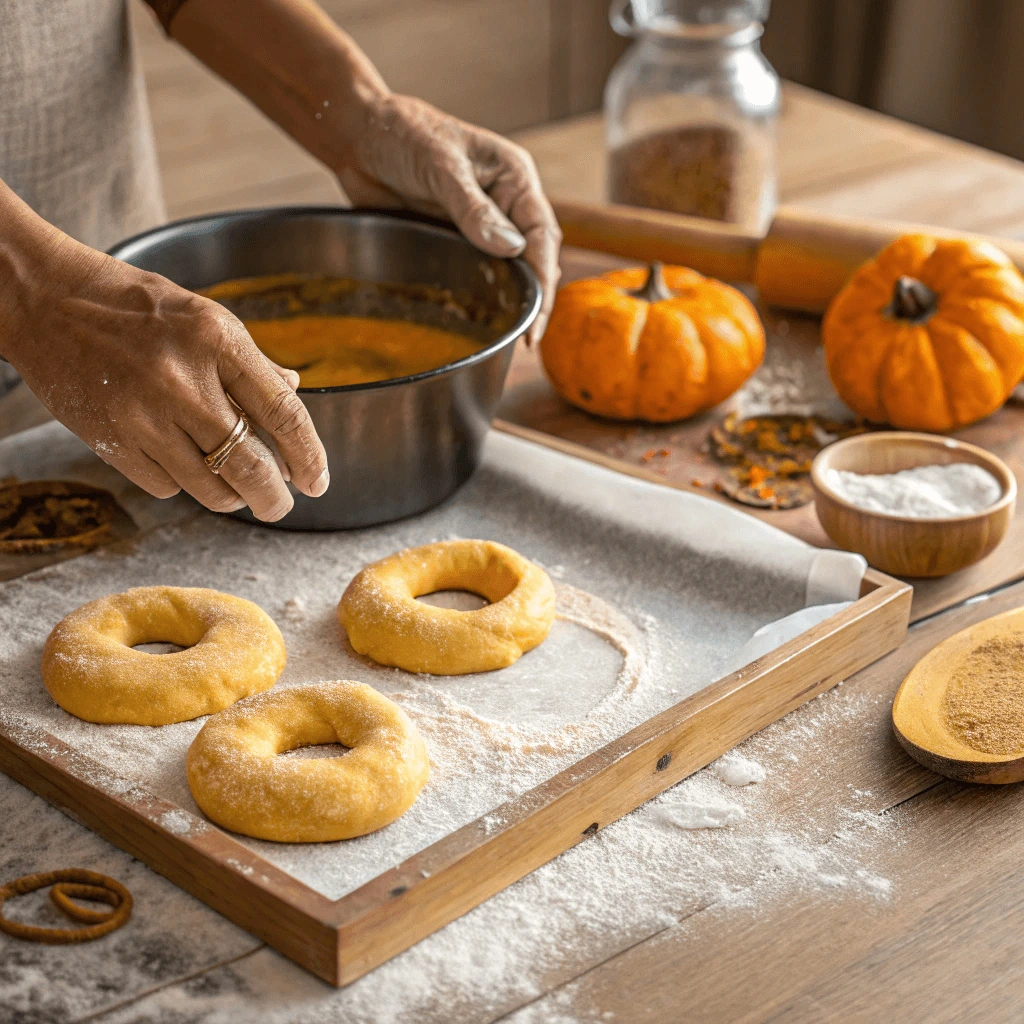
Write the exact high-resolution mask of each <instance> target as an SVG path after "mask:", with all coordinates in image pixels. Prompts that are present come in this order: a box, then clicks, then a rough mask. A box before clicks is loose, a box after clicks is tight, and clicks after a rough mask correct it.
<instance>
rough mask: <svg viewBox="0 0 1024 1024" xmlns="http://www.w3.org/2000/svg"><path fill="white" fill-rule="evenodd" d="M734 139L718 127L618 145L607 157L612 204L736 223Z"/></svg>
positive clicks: (687, 129)
mask: <svg viewBox="0 0 1024 1024" xmlns="http://www.w3.org/2000/svg"><path fill="white" fill-rule="evenodd" d="M739 148H740V146H739V136H738V135H737V133H736V132H735V131H733V130H732V129H730V128H725V127H722V126H720V125H711V124H709V125H694V126H690V127H684V128H675V129H672V130H670V131H664V132H657V133H655V134H652V135H646V136H644V137H643V138H640V139H637V140H635V141H633V142H630V143H627V144H626V145H624V146H621V147H620V148H619V149H617V150H614V151H613V152H612V153H611V156H610V158H609V174H610V178H611V182H610V184H611V198H612V202H615V203H625V204H626V205H627V206H644V207H647V208H649V209H655V210H668V211H669V212H671V213H684V214H688V215H690V216H693V217H707V218H710V219H711V220H724V221H737V220H740V219H741V217H740V214H739V210H738V208H737V204H738V199H739V196H738V192H739V182H738V180H737V179H738V175H739V166H738V165H739Z"/></svg>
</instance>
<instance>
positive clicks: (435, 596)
mask: <svg viewBox="0 0 1024 1024" xmlns="http://www.w3.org/2000/svg"><path fill="white" fill-rule="evenodd" d="M416 600H417V601H419V602H421V603H422V604H429V605H433V606H434V607H435V608H452V609H454V610H455V611H458V612H475V611H476V610H477V609H479V608H486V607H487V606H488V605H489V604H493V603H494V602H493V601H488V600H487V598H486V597H484V596H483V595H482V594H474V593H473V592H472V591H471V590H435V591H434V592H433V593H431V594H421V595H418V596H417V598H416Z"/></svg>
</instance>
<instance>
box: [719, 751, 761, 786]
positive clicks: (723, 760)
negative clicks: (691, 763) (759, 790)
mask: <svg viewBox="0 0 1024 1024" xmlns="http://www.w3.org/2000/svg"><path fill="white" fill-rule="evenodd" d="M710 768H711V770H712V771H713V772H714V773H715V775H717V776H718V778H719V779H720V780H721V781H722V782H724V783H725V784H726V785H727V786H736V787H739V786H751V785H753V784H754V783H757V782H764V780H765V776H766V774H767V773H766V772H765V770H764V768H763V766H762V765H759V764H758V763H757V762H756V761H752V760H751V759H750V758H749V757H744V756H743V755H742V754H739V753H737V752H736V751H735V750H733V751H730V752H729V753H728V754H726V755H725V756H724V757H720V758H719V759H718V760H717V761H713V762H712V763H711V765H710Z"/></svg>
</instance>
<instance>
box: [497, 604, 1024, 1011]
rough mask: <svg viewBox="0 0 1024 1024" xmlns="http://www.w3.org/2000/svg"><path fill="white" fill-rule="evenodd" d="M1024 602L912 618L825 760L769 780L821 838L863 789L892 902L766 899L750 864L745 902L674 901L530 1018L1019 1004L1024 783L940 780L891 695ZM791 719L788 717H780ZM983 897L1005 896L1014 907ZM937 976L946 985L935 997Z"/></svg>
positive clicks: (872, 671) (801, 895)
mask: <svg viewBox="0 0 1024 1024" xmlns="http://www.w3.org/2000/svg"><path fill="white" fill-rule="evenodd" d="M1021 605H1024V585H1017V586H1015V587H1012V588H1009V589H1007V590H1005V591H1003V592H1001V593H999V594H997V595H995V596H993V597H992V598H990V599H989V600H987V601H983V602H980V603H975V604H970V605H965V606H961V607H959V608H956V609H954V610H952V611H949V612H946V613H945V614H943V615H939V616H936V617H934V618H932V619H930V620H929V621H927V622H924V623H921V624H920V625H918V626H915V627H912V628H911V630H910V631H909V633H908V635H907V639H906V640H905V641H904V643H903V645H902V646H901V647H900V648H899V650H897V651H895V652H893V653H892V654H890V655H889V656H888V657H886V658H883V659H882V660H881V661H878V662H876V663H875V664H873V665H872V666H870V667H869V668H867V669H865V670H863V671H862V672H860V673H859V674H858V675H857V676H856V677H855V678H854V679H852V680H848V681H847V683H846V685H845V686H844V687H843V690H842V693H841V696H840V699H848V700H850V699H854V698H855V697H859V698H860V699H859V700H857V707H858V709H859V713H858V714H857V715H849V716H844V717H843V718H842V719H841V721H839V722H838V723H837V724H836V725H835V727H834V728H833V729H832V731H831V733H830V739H831V742H830V747H831V754H832V758H831V765H830V766H829V768H828V770H827V771H826V770H824V768H823V767H822V766H817V768H816V770H814V771H812V772H810V773H808V771H807V767H806V765H805V764H800V763H798V764H790V765H788V766H787V765H785V764H778V765H773V771H772V786H773V788H774V787H775V786H776V785H780V786H782V787H783V788H784V789H785V790H786V791H787V792H788V794H790V799H791V800H792V805H791V808H787V809H790V810H791V813H792V814H793V816H794V817H793V821H792V826H793V828H797V829H798V828H800V827H801V826H802V825H803V824H804V823H806V826H808V827H809V828H810V830H811V831H810V834H812V835H815V836H821V838H822V841H830V842H832V843H835V842H843V841H846V840H848V838H849V829H850V827H851V823H850V819H849V818H848V817H846V818H844V817H843V815H842V814H841V813H839V808H840V807H841V806H842V805H843V802H844V799H845V794H846V793H848V792H849V791H850V790H857V791H858V792H861V793H864V794H866V799H865V801H864V804H863V805H860V804H858V810H859V811H862V812H866V815H867V818H864V815H862V816H861V817H862V819H863V820H864V821H865V827H867V828H869V829H870V828H871V822H870V816H871V815H872V814H878V815H881V816H882V817H881V818H880V819H879V826H880V827H883V828H887V827H888V828H891V830H892V831H891V832H883V840H884V836H886V835H890V834H891V836H892V840H891V841H889V842H884V845H881V846H879V847H877V848H876V849H877V856H876V858H875V862H874V863H873V864H872V868H873V870H876V871H877V872H879V873H880V874H882V875H884V876H885V877H886V878H887V879H889V880H890V881H891V882H892V886H893V888H892V894H891V896H890V897H889V898H888V899H877V898H866V899H865V898H861V899H855V898H851V897H849V896H830V895H828V894H827V893H822V892H821V891H816V890H811V891H808V889H807V888H803V889H802V890H801V889H795V890H794V891H792V892H789V893H788V894H783V896H782V897H779V895H778V894H776V895H774V896H771V895H769V894H768V893H765V894H764V896H763V897H761V896H759V888H760V889H766V888H768V887H769V884H770V879H768V878H763V879H758V878H756V877H753V876H750V875H748V879H749V881H748V882H747V885H748V886H749V891H748V892H747V893H746V896H747V897H748V898H747V899H739V900H737V903H738V906H737V907H735V908H734V909H730V908H729V907H726V906H724V905H721V904H718V903H712V904H710V905H708V906H704V907H700V908H693V909H692V910H688V909H687V908H673V907H666V910H667V911H669V912H674V913H676V914H677V916H678V917H679V918H680V923H679V924H678V925H676V926H674V927H672V928H670V929H669V930H667V931H664V932H660V933H659V934H658V935H657V936H654V937H652V938H650V939H649V940H648V941H646V942H641V943H638V944H636V945H634V946H633V947H632V948H630V949H629V950H627V951H624V952H622V953H621V954H619V955H611V956H610V957H609V958H608V959H607V960H606V961H604V962H603V963H602V962H598V963H595V964H593V965H592V966H590V965H588V966H590V969H589V970H588V971H587V972H586V973H585V974H583V975H582V976H579V977H578V978H577V979H576V980H571V981H568V982H567V983H566V984H565V985H563V986H561V987H560V988H556V989H554V990H553V991H552V992H551V993H550V994H549V995H548V996H545V997H542V998H541V999H540V1000H538V1002H537V1005H536V1006H535V1007H533V1008H532V1010H533V1016H532V1017H531V1018H530V1019H536V1020H544V1019H547V1016H554V1014H555V1012H556V1009H557V1012H559V1013H562V1014H565V1015H568V1016H572V1017H576V1018H577V1019H580V1020H591V1019H594V1020H600V1019H602V1018H601V1015H602V1014H609V1015H610V1017H609V1019H616V1020H619V1019H621V1020H628V1021H631V1022H632V1021H637V1022H641V1021H652V1022H654V1021H657V1022H659V1024H660V1022H662V1021H665V1022H668V1021H687V1022H690V1021H693V1022H697V1024H699V1022H702V1021H707V1022H709V1024H711V1022H714V1024H718V1022H720V1021H725V1020H728V1021H744V1022H754V1021H786V1022H790V1021H792V1022H797V1021H800V1022H804V1021H806V1022H811V1021H814V1022H817V1021H823V1020H844V1021H846V1020H850V1021H857V1022H860V1021H864V1022H872V1024H873V1022H875V1021H880V1020H901V1019H902V1020H910V1021H922V1022H923V1021H925V1020H928V1021H938V1022H946V1021H948V1022H953V1021H961V1020H964V1019H968V1018H965V1017H964V1016H962V1013H963V1012H964V1011H965V1007H969V1006H971V1005H973V1002H972V1001H974V1000H978V1001H979V1003H981V1004H983V1005H986V1006H988V1007H990V1008H992V1010H993V1012H994V1013H995V1014H996V1016H995V1019H999V1020H1012V1019H1015V1018H1014V1017H1013V1016H1012V1015H1008V1012H1007V1007H1017V1006H1018V1004H1019V1000H1017V999H1016V994H1015V991H1014V990H1013V989H1012V986H1011V989H1010V990H1008V989H1007V988H1006V985H1007V984H1009V979H1011V978H1016V977H1018V974H1017V973H1016V972H1017V971H1018V970H1019V968H1018V966H1017V964H1018V963H1019V960H1018V956H1019V942H1018V940H1017V933H1018V929H1019V924H1018V914H1019V912H1020V911H1019V909H1018V907H1019V901H1018V899H1017V896H1016V893H1017V891H1018V889H1019V862H1020V857H1021V853H1022V850H1021V847H1020V843H1021V842H1022V840H1021V838H1020V836H1021V826H1022V822H1024V790H1022V789H1021V787H1019V786H1008V787H959V786H957V785H956V784H953V783H946V782H941V780H939V777H938V776H936V775H933V774H932V773H931V772H928V771H925V770H924V769H922V768H921V767H920V766H918V765H917V764H916V763H915V762H913V761H912V760H911V759H910V758H909V757H908V756H907V755H906V754H905V753H904V752H903V751H902V750H901V749H900V747H899V746H898V745H897V743H896V741H895V739H894V738H893V734H892V725H891V718H890V704H891V700H892V696H893V694H894V693H895V691H896V689H897V687H898V685H899V683H900V681H901V680H902V679H903V677H904V676H905V675H906V674H907V672H909V670H910V669H911V668H912V667H913V665H914V664H915V663H916V661H917V660H918V659H919V658H920V657H922V656H923V655H924V654H926V653H927V652H928V651H929V650H931V649H932V648H933V647H934V646H935V645H936V644H938V643H939V642H941V641H942V640H944V639H946V638H947V637H949V636H951V635H952V634H953V633H956V632H958V631H959V630H961V629H963V628H966V627H968V626H970V625H973V624H974V623H977V622H979V621H981V620H982V619H984V618H987V617H989V616H991V615H995V614H999V613H1001V612H1005V611H1008V610H1011V609H1014V608H1017V607H1020V606H1021ZM799 717H800V714H799V713H798V714H797V715H796V716H794V722H797V721H798V720H799ZM785 727H786V723H785V722H782V723H779V724H778V725H776V726H775V727H773V729H774V730H775V731H782V730H784V729H785ZM790 749H796V746H795V745H790ZM893 820H895V821H896V824H891V825H889V826H885V825H884V824H883V823H884V822H892V821H893ZM830 827H831V829H832V831H831V832H826V833H825V834H824V835H822V832H821V829H822V828H825V829H829V828H830ZM830 837H832V838H831V839H830ZM967 851H970V852H969V856H966V853H967ZM985 893H988V894H990V895H992V896H993V897H997V896H1002V898H1003V899H1005V900H1006V903H1005V907H1006V911H1005V914H1004V912H1003V911H1002V909H1000V907H999V903H997V902H993V899H989V898H986V897H985V896H984V895H983V894H985ZM840 899H841V902H839V900H840ZM754 908H756V912H755V910H754ZM929 921H934V922H936V924H937V925H938V931H935V930H932V929H930V928H929V927H928V922H929ZM609 947H611V943H609ZM989 950H992V951H993V954H997V960H998V965H999V966H998V968H995V967H992V968H990V967H989V966H988V960H987V955H988V951H989ZM811 951H813V955H809V954H810V952H811ZM917 954H921V958H920V959H918V956H917ZM893 958H894V959H893ZM993 971H994V972H995V976H998V977H1000V978H1002V979H1003V980H1002V982H1001V983H1000V984H1001V986H1002V987H1001V989H1000V991H999V993H997V994H992V995H991V996H990V995H989V993H988V991H987V990H985V989H984V984H983V982H982V980H980V979H984V978H989V977H992V976H993V974H992V972H993ZM693 977H700V978H701V984H700V986H699V988H698V989H696V990H694V989H691V988H689V987H687V986H679V985H678V984H667V983H666V981H665V979H668V978H673V979H677V978H693ZM975 978H977V979H979V980H977V981H976V980H975ZM932 987H934V988H935V990H936V991H937V992H939V993H941V996H940V997H939V998H937V999H935V1000H934V1001H933V1000H932V999H931V997H930V996H929V994H928V993H929V991H930V990H931V988H932ZM997 987H999V986H997ZM945 1000H949V1003H948V1012H947V1011H946V1010H944V1009H943V1007H944V1006H946V1005H947V1004H946V1003H945ZM1000 1008H1001V1009H1000ZM497 1016H499V1017H500V1016H501V1014H498V1015H497ZM969 1019H972V1020H974V1019H979V1020H980V1019H983V1018H981V1017H973V1016H972V1017H970V1018H969Z"/></svg>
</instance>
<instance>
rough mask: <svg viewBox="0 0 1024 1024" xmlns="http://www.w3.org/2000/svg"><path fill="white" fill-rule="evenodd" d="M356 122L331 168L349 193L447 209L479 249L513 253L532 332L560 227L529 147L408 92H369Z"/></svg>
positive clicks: (546, 306) (539, 328) (380, 202)
mask: <svg viewBox="0 0 1024 1024" xmlns="http://www.w3.org/2000/svg"><path fill="white" fill-rule="evenodd" d="M361 122H362V123H361V125H360V127H359V130H358V131H357V132H355V133H353V138H352V141H351V143H350V145H349V146H347V147H345V149H344V156H343V160H344V164H343V165H342V166H340V167H337V168H336V170H337V173H338V177H339V179H340V180H341V183H342V185H343V186H344V188H345V191H346V192H347V193H348V196H349V198H350V199H351V200H352V202H353V203H354V204H355V205H356V206H384V207H406V208H408V209H411V210H417V211H419V212H420V213H427V214H433V215H434V216H438V215H440V216H447V217H449V218H450V219H451V220H453V221H454V222H455V224H456V225H457V226H458V227H459V229H460V230H461V231H462V233H463V234H464V235H465V236H466V237H467V238H468V239H469V240H470V241H471V242H472V243H473V244H474V245H476V246H478V247H479V248H480V249H483V250H484V251H485V252H489V253H493V254H494V255H495V256H518V255H519V254H520V253H522V254H523V255H524V256H525V257H526V259H527V261H528V262H529V263H530V265H531V266H532V267H533V269H534V270H535V271H536V272H537V276H538V277H539V278H540V283H541V288H542V289H543V293H544V300H543V306H542V308H541V313H540V316H539V317H538V318H537V321H536V322H535V323H534V325H533V327H532V329H531V331H530V337H529V340H530V341H531V342H532V341H535V340H537V339H539V338H540V336H541V335H542V334H543V333H544V326H545V324H546V323H547V319H548V316H549V314H550V312H551V306H552V303H553V302H554V300H555V288H556V287H557V285H558V278H559V276H560V271H559V269H558V250H559V246H560V244H561V240H562V233H561V231H560V230H559V227H558V221H557V220H556V219H555V214H554V212H553V211H552V209H551V205H550V203H548V201H547V199H546V198H545V196H544V192H543V190H542V188H541V184H540V178H539V177H538V175H537V168H536V167H535V166H534V163H533V158H532V157H531V156H530V154H529V153H527V152H526V150H525V149H522V148H521V147H519V146H516V145H514V144H513V143H511V142H509V141H508V140H507V139H503V138H502V137H501V136H500V135H495V134H494V132H489V131H486V130H485V129H483V128H476V127H474V126H473V125H470V124H466V123H465V122H463V121H459V120H457V119H456V118H454V117H450V116H449V115H447V114H444V113H442V112H441V111H440V110H438V109H437V108H436V107H432V106H430V104H429V103H424V102H423V101H422V100H417V99H413V98H412V97H411V96H397V95H395V94H393V93H385V94H380V93H378V94H377V95H376V96H375V97H374V98H373V99H372V100H371V101H370V102H368V103H367V104H366V106H365V108H364V114H363V117H362V119H361Z"/></svg>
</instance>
